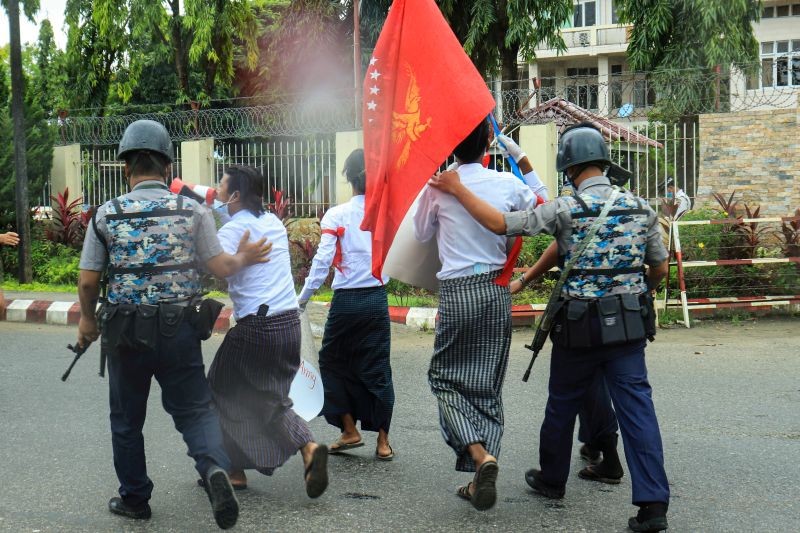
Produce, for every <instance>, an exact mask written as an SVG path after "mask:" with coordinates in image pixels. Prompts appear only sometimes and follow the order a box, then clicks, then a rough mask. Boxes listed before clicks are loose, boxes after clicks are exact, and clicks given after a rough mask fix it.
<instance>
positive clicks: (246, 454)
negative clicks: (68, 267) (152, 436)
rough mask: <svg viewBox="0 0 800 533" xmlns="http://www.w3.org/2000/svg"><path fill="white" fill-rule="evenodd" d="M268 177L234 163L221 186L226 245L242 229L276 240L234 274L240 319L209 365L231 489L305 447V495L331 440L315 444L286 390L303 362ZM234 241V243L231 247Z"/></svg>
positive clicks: (320, 487) (323, 480) (317, 479)
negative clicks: (267, 197)
mask: <svg viewBox="0 0 800 533" xmlns="http://www.w3.org/2000/svg"><path fill="white" fill-rule="evenodd" d="M263 194H264V178H263V177H262V176H261V175H260V174H259V173H258V171H257V170H256V169H254V168H252V167H246V166H238V165H235V166H230V167H227V168H226V169H225V173H224V175H223V177H222V181H221V182H220V185H219V188H218V190H217V198H218V199H219V200H220V202H222V206H221V208H219V209H221V210H223V211H226V212H227V214H228V215H230V220H229V221H228V222H227V223H226V224H225V225H224V226H222V228H221V229H220V230H219V233H218V236H219V241H220V243H221V244H222V248H223V249H224V250H230V249H233V250H234V251H235V249H236V247H237V246H238V244H237V243H238V242H239V240H240V239H241V237H242V235H243V234H244V232H245V231H250V239H251V240H252V239H256V240H257V239H260V238H262V237H266V238H267V240H269V242H271V243H272V252H271V253H270V256H269V259H270V260H269V262H267V263H258V264H256V265H253V266H251V267H247V268H244V269H242V270H241V271H240V272H239V273H237V274H235V275H233V276H229V277H228V278H226V279H227V281H228V292H229V294H230V297H231V299H232V300H233V308H234V317H235V318H236V325H235V326H234V327H233V328H232V329H231V330H230V331H228V333H227V334H226V335H225V340H223V342H222V345H221V346H220V348H219V350H218V351H217V354H216V356H215V357H214V362H213V363H212V364H211V367H210V368H209V371H208V381H209V385H210V386H211V392H212V394H213V397H214V403H215V404H216V407H217V410H218V411H219V417H220V425H221V426H222V432H223V435H224V437H225V447H226V449H227V452H228V455H229V456H230V458H231V464H232V467H233V470H232V472H230V478H231V483H232V484H233V486H234V488H238V489H242V488H246V487H247V477H246V476H245V473H244V470H245V469H256V470H258V471H259V472H261V473H262V474H266V475H272V472H273V471H274V470H275V469H276V468H277V467H279V466H281V465H282V464H283V463H285V462H286V461H287V460H288V459H289V458H290V457H291V456H292V455H294V454H295V453H297V451H298V450H300V452H301V454H302V456H303V462H304V463H305V466H306V469H305V485H306V493H307V494H308V496H310V497H312V498H316V497H318V496H320V495H321V494H322V493H323V492H324V491H325V488H326V487H327V485H328V472H327V457H328V451H327V448H326V446H324V445H318V444H317V443H316V442H314V437H313V435H312V434H311V430H309V428H308V425H307V424H306V422H305V421H304V420H303V419H302V418H300V417H299V416H298V415H297V414H296V413H295V412H294V411H293V410H292V409H291V405H292V401H291V400H290V399H289V389H290V387H291V383H292V380H293V379H294V377H295V374H296V373H297V371H298V369H299V368H300V363H301V360H300V331H301V329H300V316H299V313H298V309H297V300H296V299H295V296H294V283H293V281H292V273H291V268H290V260H289V241H288V237H287V234H286V228H285V227H284V226H283V223H282V222H281V221H280V220H278V218H277V217H276V216H275V215H273V214H272V213H265V212H264V207H263ZM231 247H233V248H231Z"/></svg>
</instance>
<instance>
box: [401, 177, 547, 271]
mask: <svg viewBox="0 0 800 533" xmlns="http://www.w3.org/2000/svg"><path fill="white" fill-rule="evenodd" d="M458 175H459V177H460V178H461V183H463V184H464V186H465V187H467V188H468V189H469V190H470V191H472V192H473V193H474V194H476V195H477V196H478V197H479V198H481V199H483V200H485V201H487V202H489V204H491V205H492V206H493V207H494V208H496V209H498V210H500V211H501V212H504V213H505V212H508V211H522V210H525V209H527V208H528V207H531V206H533V205H534V202H535V201H536V198H535V196H534V195H533V192H532V191H531V189H530V188H529V187H528V186H527V185H526V184H525V183H522V181H520V180H519V179H518V178H517V177H516V176H514V175H513V174H510V173H508V172H497V171H495V170H489V169H486V168H483V166H482V165H480V164H478V163H470V164H466V165H461V166H460V167H458ZM414 234H415V236H416V238H417V240H418V241H421V242H426V241H428V240H430V239H431V238H433V237H434V236H436V242H437V244H438V246H439V260H440V261H441V262H442V269H441V270H440V271H439V273H438V274H436V277H437V278H438V279H440V280H441V279H453V278H460V277H464V276H471V275H473V274H481V273H484V272H491V271H493V270H499V269H501V268H503V266H504V265H505V263H506V258H507V254H506V237H505V235H496V234H494V233H492V232H491V231H489V230H488V229H486V228H484V227H483V226H481V225H480V224H479V223H478V222H477V221H476V220H475V219H474V218H472V216H471V215H470V214H469V213H468V212H467V210H466V209H464V207H463V206H462V205H461V203H459V201H458V200H456V199H455V198H454V197H453V196H451V195H450V194H447V193H443V192H441V191H438V190H436V189H433V188H431V187H426V188H425V190H424V191H423V192H422V195H421V196H420V199H419V204H418V206H417V212H416V214H415V215H414Z"/></svg>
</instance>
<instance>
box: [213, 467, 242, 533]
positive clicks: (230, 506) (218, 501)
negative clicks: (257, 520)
mask: <svg viewBox="0 0 800 533" xmlns="http://www.w3.org/2000/svg"><path fill="white" fill-rule="evenodd" d="M205 489H206V493H207V494H208V500H209V501H210V502H211V510H212V511H213V512H214V520H216V521H217V525H218V526H219V527H220V529H230V528H232V527H233V526H235V525H236V521H237V520H238V519H239V501H238V500H237V499H236V495H235V494H234V493H233V486H232V485H231V480H230V478H228V473H227V472H225V471H224V470H223V469H221V468H220V467H218V466H212V467H211V468H209V469H208V472H206V483H205Z"/></svg>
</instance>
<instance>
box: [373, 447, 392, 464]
mask: <svg viewBox="0 0 800 533" xmlns="http://www.w3.org/2000/svg"><path fill="white" fill-rule="evenodd" d="M387 446H389V455H381V454H379V453H378V449H377V448H376V449H375V458H376V459H377V460H379V461H391V460H392V459H394V448H392V445H391V444H387Z"/></svg>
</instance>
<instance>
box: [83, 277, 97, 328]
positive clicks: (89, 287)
mask: <svg viewBox="0 0 800 533" xmlns="http://www.w3.org/2000/svg"><path fill="white" fill-rule="evenodd" d="M99 274H100V273H99V272H91V273H89V272H88V271H81V273H80V277H79V279H78V300H79V301H80V303H81V316H84V317H86V318H88V319H90V320H94V318H95V311H96V309H97V300H98V298H100V284H99Z"/></svg>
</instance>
